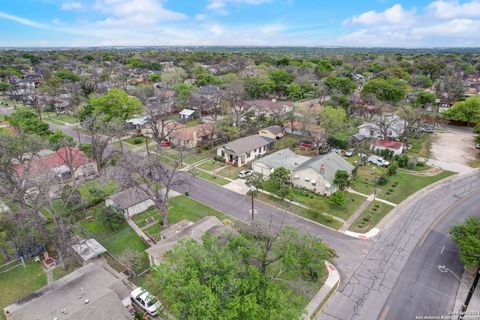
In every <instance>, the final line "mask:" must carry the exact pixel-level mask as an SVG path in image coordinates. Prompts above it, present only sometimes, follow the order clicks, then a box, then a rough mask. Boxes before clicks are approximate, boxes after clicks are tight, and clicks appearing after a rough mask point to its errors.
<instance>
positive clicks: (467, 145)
mask: <svg viewBox="0 0 480 320" xmlns="http://www.w3.org/2000/svg"><path fill="white" fill-rule="evenodd" d="M446 129H447V131H446V132H442V133H437V134H435V141H434V142H433V144H432V158H431V159H430V160H429V161H428V163H429V164H431V165H434V166H437V167H440V168H442V169H445V170H449V171H454V172H459V173H467V172H470V171H472V170H473V169H472V168H471V167H470V166H469V165H468V163H469V162H470V161H472V160H474V159H475V157H476V155H477V154H478V153H479V151H478V150H477V149H475V143H474V135H473V134H472V130H471V129H470V128H463V127H454V126H447V127H446Z"/></svg>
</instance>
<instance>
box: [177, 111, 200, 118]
mask: <svg viewBox="0 0 480 320" xmlns="http://www.w3.org/2000/svg"><path fill="white" fill-rule="evenodd" d="M179 115H180V120H182V121H188V120H192V119H195V118H196V117H197V115H198V113H197V111H195V110H192V109H183V110H182V111H180V113H179Z"/></svg>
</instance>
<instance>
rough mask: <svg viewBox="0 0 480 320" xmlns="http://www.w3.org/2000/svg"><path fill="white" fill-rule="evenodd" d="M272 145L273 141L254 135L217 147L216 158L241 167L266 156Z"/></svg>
mask: <svg viewBox="0 0 480 320" xmlns="http://www.w3.org/2000/svg"><path fill="white" fill-rule="evenodd" d="M274 144H275V140H273V139H269V138H264V137H261V136H259V135H256V134H255V135H251V136H248V137H244V138H240V139H237V140H235V141H232V142H229V143H227V144H225V145H223V146H221V147H219V148H218V149H217V156H219V157H221V158H223V159H225V162H226V163H229V164H232V165H234V166H237V167H241V166H243V165H245V164H247V163H249V162H252V161H253V160H255V159H256V158H259V157H261V156H263V155H264V154H266V153H267V152H268V151H269V150H271V148H272V147H273V145H274Z"/></svg>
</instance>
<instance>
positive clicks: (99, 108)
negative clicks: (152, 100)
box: [81, 88, 143, 121]
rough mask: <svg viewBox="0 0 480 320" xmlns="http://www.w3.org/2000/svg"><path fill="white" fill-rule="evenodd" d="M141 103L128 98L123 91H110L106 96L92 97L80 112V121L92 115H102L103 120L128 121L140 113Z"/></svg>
mask: <svg viewBox="0 0 480 320" xmlns="http://www.w3.org/2000/svg"><path fill="white" fill-rule="evenodd" d="M142 109H143V108H142V103H141V102H140V100H139V99H138V98H136V97H132V96H129V95H128V93H126V92H125V90H122V89H116V88H115V89H110V90H109V91H108V92H107V93H106V94H104V95H101V96H93V97H91V98H90V100H89V102H88V105H87V106H85V108H84V110H83V111H82V114H81V118H82V120H83V119H85V118H87V117H88V116H90V115H92V114H103V115H104V116H105V120H107V121H110V120H112V119H120V120H128V119H129V118H131V117H132V116H133V115H134V114H136V113H138V112H141V111H142Z"/></svg>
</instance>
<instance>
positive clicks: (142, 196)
mask: <svg viewBox="0 0 480 320" xmlns="http://www.w3.org/2000/svg"><path fill="white" fill-rule="evenodd" d="M105 205H106V206H114V207H117V208H119V209H121V210H123V213H124V216H125V219H129V218H131V217H133V216H134V215H136V214H139V213H141V212H143V211H145V210H147V209H148V208H150V207H151V206H153V205H155V203H154V202H153V200H152V199H150V197H149V196H148V195H147V194H146V193H145V192H144V191H143V190H141V189H140V188H138V187H133V188H129V189H126V190H123V191H120V192H117V193H115V194H113V195H111V196H110V197H108V198H106V199H105Z"/></svg>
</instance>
